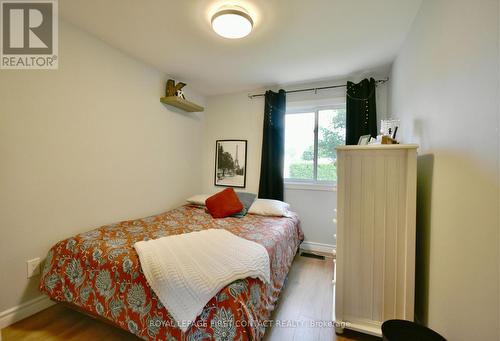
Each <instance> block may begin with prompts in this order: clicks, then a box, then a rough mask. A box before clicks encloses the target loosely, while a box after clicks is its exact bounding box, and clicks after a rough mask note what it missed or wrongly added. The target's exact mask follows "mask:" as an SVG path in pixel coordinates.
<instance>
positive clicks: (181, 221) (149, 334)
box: [40, 205, 303, 341]
mask: <svg viewBox="0 0 500 341" xmlns="http://www.w3.org/2000/svg"><path fill="white" fill-rule="evenodd" d="M203 229H226V230H228V231H230V232H232V233H233V234H235V235H237V236H240V237H242V238H245V239H248V240H251V241H254V242H257V243H259V244H261V245H263V246H264V247H265V248H266V249H267V251H268V253H269V260H270V267H271V283H270V284H264V283H263V282H262V281H261V280H259V279H255V278H245V279H241V280H237V281H235V282H232V283H231V284H229V285H227V286H226V287H224V288H223V289H222V290H221V291H219V293H218V294H217V295H215V296H214V297H213V298H212V299H211V300H210V301H209V302H208V304H207V305H206V306H205V307H204V309H203V312H202V313H201V314H200V315H199V316H198V317H197V319H196V321H195V322H194V324H193V325H192V326H191V327H190V328H189V329H188V330H187V331H186V332H185V333H184V332H182V331H181V330H180V329H179V328H178V327H177V326H176V325H175V322H174V320H173V319H172V317H171V316H170V315H169V312H168V311H167V310H166V309H165V307H163V305H162V304H161V302H160V301H159V299H158V298H157V296H156V295H155V293H154V291H153V290H151V288H150V287H149V285H148V283H147V281H146V278H145V276H144V275H143V273H142V270H141V266H140V264H139V258H138V256H137V253H136V251H135V250H134V248H133V245H134V243H135V242H137V241H141V240H148V239H157V238H161V237H164V236H168V235H174V234H181V233H189V232H192V231H200V230H203ZM302 239H303V235H302V232H301V229H300V224H299V220H298V217H297V215H296V214H293V213H292V214H291V215H290V216H289V217H266V216H260V215H254V214H248V215H246V216H245V217H243V218H224V219H213V218H212V217H211V216H210V215H209V214H208V213H206V212H205V209H204V208H203V207H198V206H194V205H185V206H182V207H179V208H177V209H174V210H171V211H168V212H165V213H162V214H159V215H155V216H151V217H147V218H143V219H137V220H129V221H123V222H120V223H117V224H111V225H106V226H103V227H100V228H97V229H95V230H92V231H89V232H85V233H81V234H79V235H76V236H74V237H72V238H68V239H66V240H63V241H60V242H59V243H57V244H56V245H54V246H53V247H52V248H51V250H50V251H49V253H48V255H47V259H46V261H45V264H44V267H43V270H42V277H41V280H40V290H41V291H42V292H44V293H46V294H47V295H48V296H49V297H50V298H51V299H52V300H55V301H58V302H63V303H66V304H69V305H70V306H72V307H74V308H76V309H77V310H80V311H82V312H84V313H87V314H90V315H92V316H95V317H97V318H100V319H103V320H105V321H107V322H110V323H112V324H114V325H116V326H118V327H120V328H123V329H125V330H128V331H129V332H131V333H133V334H135V335H137V336H139V337H140V338H143V339H150V340H157V339H161V340H169V341H171V340H205V339H216V340H260V339H261V338H262V337H263V335H264V332H265V328H266V326H269V325H270V321H269V318H270V315H271V312H272V310H273V309H274V307H275V305H276V302H277V300H278V297H279V294H280V291H281V289H282V287H283V284H284V282H285V279H286V276H287V274H288V270H289V269H290V266H291V264H292V261H293V258H294V256H295V254H296V252H297V250H298V247H299V244H300V242H301V241H302Z"/></svg>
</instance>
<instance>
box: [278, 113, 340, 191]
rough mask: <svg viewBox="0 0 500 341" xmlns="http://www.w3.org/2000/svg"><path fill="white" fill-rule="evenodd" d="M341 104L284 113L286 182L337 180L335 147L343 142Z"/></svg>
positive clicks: (327, 181)
mask: <svg viewBox="0 0 500 341" xmlns="http://www.w3.org/2000/svg"><path fill="white" fill-rule="evenodd" d="M345 111H346V110H345V105H343V106H335V107H322V108H312V109H308V110H300V111H292V112H287V114H286V116H285V169H284V176H285V181H286V182H308V183H329V182H330V183H331V182H335V181H337V170H336V168H335V160H336V158H337V155H336V151H335V147H336V146H338V145H343V144H345V126H346V118H345Z"/></svg>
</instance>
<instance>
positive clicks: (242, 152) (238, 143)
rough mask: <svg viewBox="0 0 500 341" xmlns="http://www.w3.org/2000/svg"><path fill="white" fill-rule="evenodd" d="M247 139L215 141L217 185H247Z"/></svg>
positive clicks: (241, 186) (242, 186)
mask: <svg viewBox="0 0 500 341" xmlns="http://www.w3.org/2000/svg"><path fill="white" fill-rule="evenodd" d="M246 180H247V140H217V141H216V143H215V181H214V183H215V186H225V187H240V188H244V187H245V186H246Z"/></svg>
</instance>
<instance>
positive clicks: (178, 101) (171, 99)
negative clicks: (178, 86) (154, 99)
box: [160, 96, 205, 112]
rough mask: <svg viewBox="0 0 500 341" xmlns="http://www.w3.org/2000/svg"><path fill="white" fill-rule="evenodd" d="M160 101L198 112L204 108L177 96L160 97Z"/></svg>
mask: <svg viewBox="0 0 500 341" xmlns="http://www.w3.org/2000/svg"><path fill="white" fill-rule="evenodd" d="M160 102H162V103H165V104H168V105H171V106H173V107H176V108H179V109H181V110H184V111H187V112H200V111H203V110H205V108H203V107H202V106H199V105H198V104H194V103H192V102H189V101H188V100H185V99H183V98H180V97H177V96H168V97H161V98H160Z"/></svg>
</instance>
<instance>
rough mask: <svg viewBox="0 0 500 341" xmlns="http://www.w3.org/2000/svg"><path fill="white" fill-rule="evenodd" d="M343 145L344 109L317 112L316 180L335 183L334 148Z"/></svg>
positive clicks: (335, 155) (335, 156)
mask: <svg viewBox="0 0 500 341" xmlns="http://www.w3.org/2000/svg"><path fill="white" fill-rule="evenodd" d="M343 144H345V109H329V110H320V111H319V112H318V180H319V181H336V180H337V169H336V168H335V160H336V158H337V154H336V151H335V146H337V145H343Z"/></svg>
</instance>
